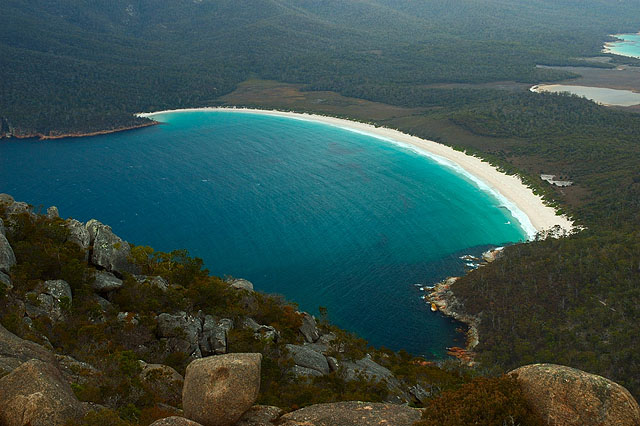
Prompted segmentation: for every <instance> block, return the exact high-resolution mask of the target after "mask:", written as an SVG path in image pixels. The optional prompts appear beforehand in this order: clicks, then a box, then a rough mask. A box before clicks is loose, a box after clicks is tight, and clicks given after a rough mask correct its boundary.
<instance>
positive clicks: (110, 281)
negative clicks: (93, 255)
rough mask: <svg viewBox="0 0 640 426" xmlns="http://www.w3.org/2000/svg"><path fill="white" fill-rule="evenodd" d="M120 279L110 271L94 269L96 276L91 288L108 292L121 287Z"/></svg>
mask: <svg viewBox="0 0 640 426" xmlns="http://www.w3.org/2000/svg"><path fill="white" fill-rule="evenodd" d="M122 285H123V284H122V280H121V279H120V278H118V277H116V276H115V275H113V274H112V273H111V272H107V271H96V276H95V279H94V281H93V283H91V288H92V289H93V290H94V291H95V292H98V293H108V292H110V291H113V290H117V289H119V288H121V287H122Z"/></svg>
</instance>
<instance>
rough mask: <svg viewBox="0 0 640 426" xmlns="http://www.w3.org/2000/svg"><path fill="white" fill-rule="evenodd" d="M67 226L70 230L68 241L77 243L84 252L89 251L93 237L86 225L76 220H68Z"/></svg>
mask: <svg viewBox="0 0 640 426" xmlns="http://www.w3.org/2000/svg"><path fill="white" fill-rule="evenodd" d="M65 225H66V227H67V229H68V230H69V237H68V240H69V241H72V242H74V243H76V244H77V245H79V246H80V248H82V249H83V250H88V249H89V246H90V245H91V235H90V234H89V230H88V229H87V227H86V226H85V224H84V223H82V222H79V221H77V220H75V219H68V220H67V221H66V222H65Z"/></svg>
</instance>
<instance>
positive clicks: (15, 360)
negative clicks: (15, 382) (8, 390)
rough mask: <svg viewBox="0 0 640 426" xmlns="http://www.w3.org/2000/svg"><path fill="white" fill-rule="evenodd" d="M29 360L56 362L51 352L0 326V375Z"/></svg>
mask: <svg viewBox="0 0 640 426" xmlns="http://www.w3.org/2000/svg"><path fill="white" fill-rule="evenodd" d="M30 359H39V360H41V361H44V362H47V363H54V362H55V361H56V358H55V356H54V355H53V353H52V352H50V351H48V350H46V349H45V348H44V347H42V346H40V345H38V344H37V343H34V342H31V341H29V340H24V339H21V338H19V337H18V336H16V335H15V334H13V333H11V332H10V331H9V330H7V329H6V328H4V327H3V326H2V325H0V375H2V373H9V372H11V371H13V370H14V369H15V368H17V367H18V366H20V364H22V363H23V362H26V361H29V360H30Z"/></svg>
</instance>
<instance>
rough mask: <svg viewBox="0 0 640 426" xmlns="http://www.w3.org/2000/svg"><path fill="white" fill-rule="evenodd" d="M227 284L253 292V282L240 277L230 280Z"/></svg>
mask: <svg viewBox="0 0 640 426" xmlns="http://www.w3.org/2000/svg"><path fill="white" fill-rule="evenodd" d="M229 285H230V286H231V287H233V288H235V289H236V290H246V291H248V292H253V283H252V282H251V281H248V280H245V279H242V278H234V279H232V280H230V281H229Z"/></svg>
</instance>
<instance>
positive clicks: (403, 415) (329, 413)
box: [278, 401, 421, 426]
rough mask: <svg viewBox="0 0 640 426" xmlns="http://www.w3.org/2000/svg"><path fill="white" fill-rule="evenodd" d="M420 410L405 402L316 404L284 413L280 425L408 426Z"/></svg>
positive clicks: (418, 416) (416, 419)
mask: <svg viewBox="0 0 640 426" xmlns="http://www.w3.org/2000/svg"><path fill="white" fill-rule="evenodd" d="M420 415H421V411H420V410H418V409H416V408H410V407H407V406H406V405H398V404H382V403H371V402H358V401H349V402H335V403H331V404H317V405H310V406H309V407H305V408H302V409H300V410H297V411H293V412H291V413H289V414H285V415H284V416H282V417H281V418H280V420H279V423H278V424H279V425H281V426H303V425H305V426H373V425H376V426H378V425H393V426H410V425H413V423H415V422H417V421H418V420H420Z"/></svg>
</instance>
